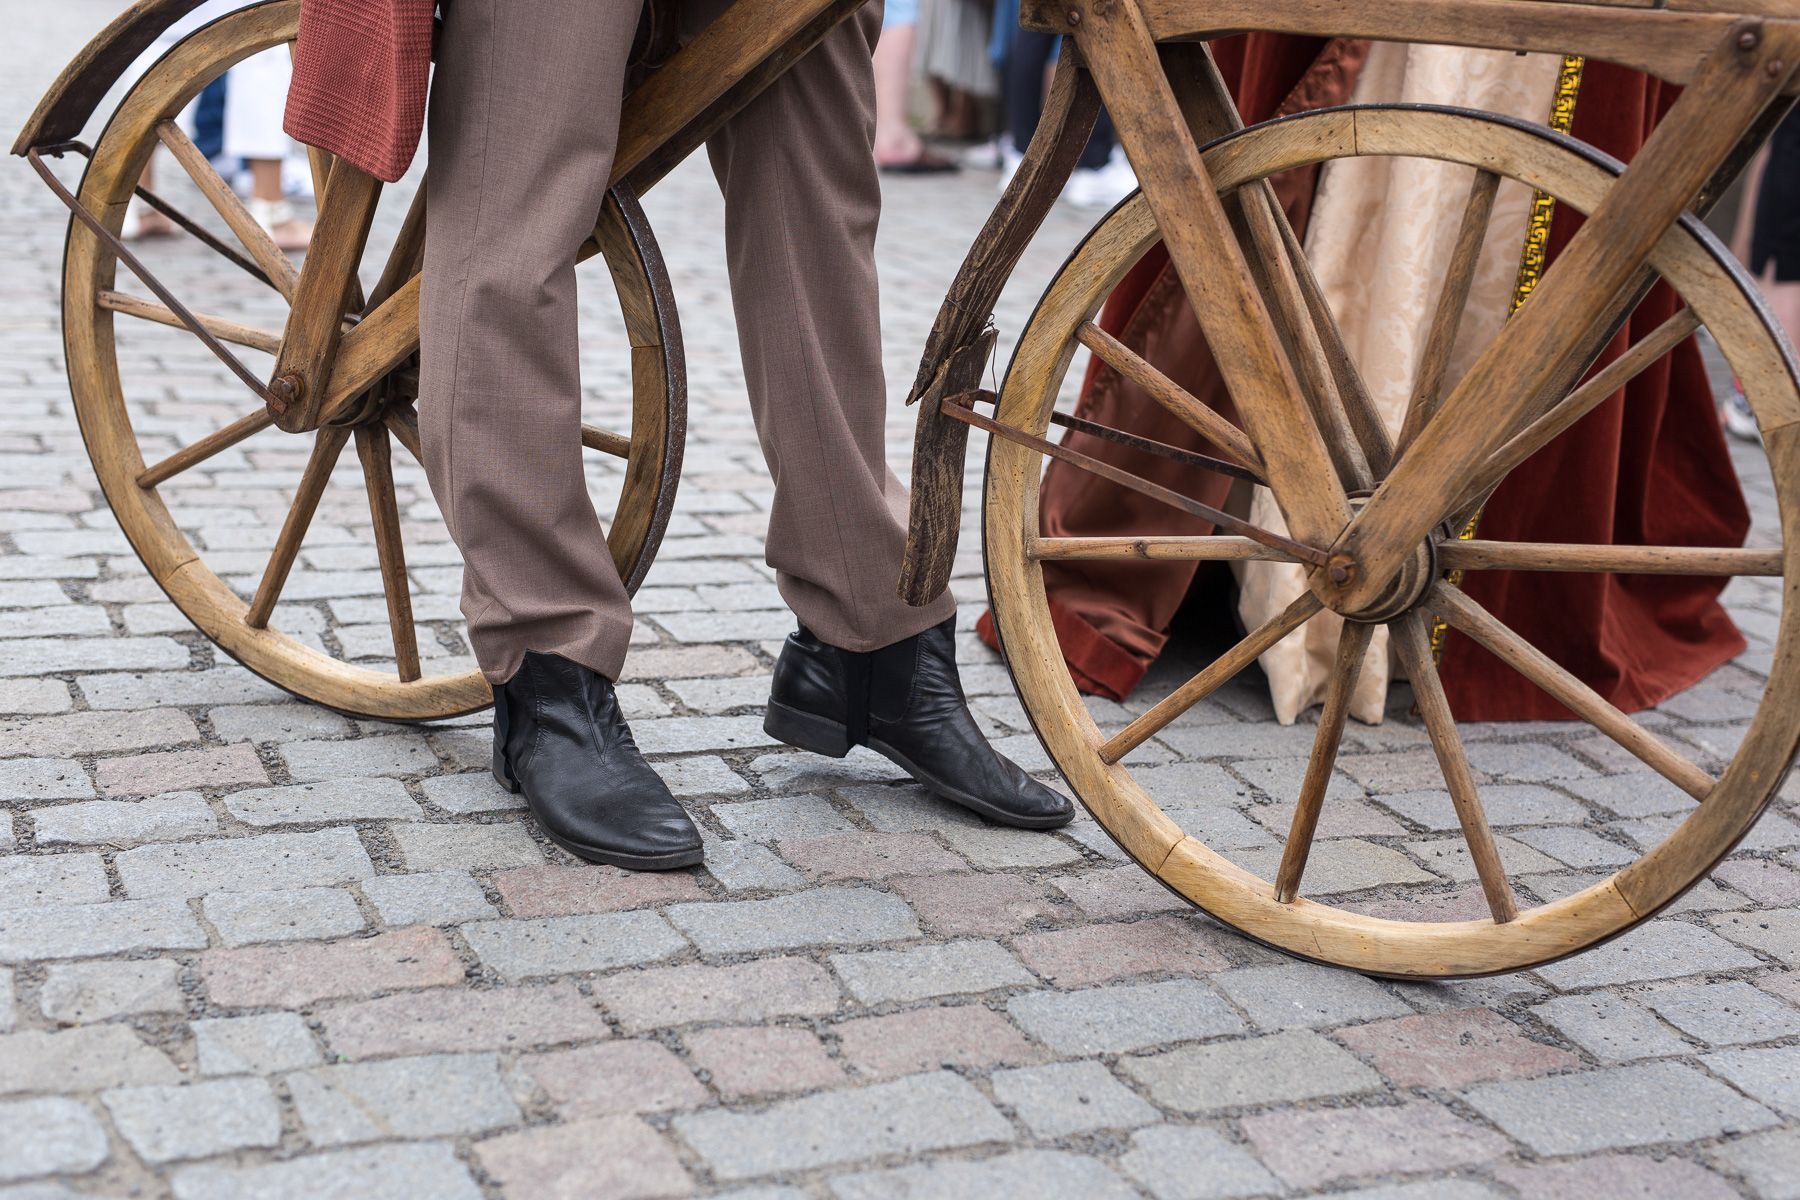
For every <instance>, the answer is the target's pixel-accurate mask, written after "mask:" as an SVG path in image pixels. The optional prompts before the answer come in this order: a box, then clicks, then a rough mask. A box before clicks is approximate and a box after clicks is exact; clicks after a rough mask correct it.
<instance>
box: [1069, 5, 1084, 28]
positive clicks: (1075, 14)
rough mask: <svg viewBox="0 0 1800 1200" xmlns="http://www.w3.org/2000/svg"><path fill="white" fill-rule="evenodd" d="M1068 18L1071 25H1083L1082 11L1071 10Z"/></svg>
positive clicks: (1077, 9)
mask: <svg viewBox="0 0 1800 1200" xmlns="http://www.w3.org/2000/svg"><path fill="white" fill-rule="evenodd" d="M1066 16H1067V17H1068V21H1069V24H1070V25H1072V26H1073V25H1079V24H1081V10H1080V9H1079V8H1071V9H1070V10H1069V11H1068V13H1067V14H1066Z"/></svg>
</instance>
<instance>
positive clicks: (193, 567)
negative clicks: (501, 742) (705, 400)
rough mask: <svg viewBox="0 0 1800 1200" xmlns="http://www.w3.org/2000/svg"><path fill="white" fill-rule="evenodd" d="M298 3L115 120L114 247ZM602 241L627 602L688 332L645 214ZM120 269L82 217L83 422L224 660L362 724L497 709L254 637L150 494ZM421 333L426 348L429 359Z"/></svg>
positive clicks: (154, 84)
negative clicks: (166, 136) (619, 440)
mask: <svg viewBox="0 0 1800 1200" xmlns="http://www.w3.org/2000/svg"><path fill="white" fill-rule="evenodd" d="M299 11H300V5H299V3H298V0H270V2H269V3H265V4H261V5H257V6H255V7H252V8H247V9H242V10H239V11H237V12H234V13H231V14H228V15H226V16H223V17H221V18H219V19H218V20H217V21H215V22H213V23H211V24H209V25H207V26H206V27H204V28H203V29H200V30H198V31H196V32H195V33H193V34H192V35H190V36H189V37H188V38H186V39H184V40H183V41H182V42H181V43H180V44H178V45H177V46H175V47H174V48H172V49H171V50H170V51H169V52H168V53H167V54H166V55H164V56H163V58H162V59H161V60H159V61H158V62H157V63H156V65H155V66H153V67H152V68H151V69H150V70H149V71H148V72H146V74H145V75H144V77H143V78H142V79H140V80H139V81H138V83H137V84H136V85H135V86H134V87H133V88H132V90H131V91H130V93H129V94H128V95H127V96H126V98H125V100H124V101H123V103H122V104H121V105H120V107H119V109H118V111H117V112H116V113H115V114H114V115H113V116H112V118H111V119H110V120H109V121H108V122H107V124H106V127H105V129H104V130H103V132H102V133H101V136H100V138H99V140H98V142H97V143H96V145H95V147H94V153H93V157H92V159H91V160H90V162H89V164H88V167H87V170H86V171H85V172H84V174H83V176H82V181H81V186H80V189H79V193H78V194H79V196H80V199H81V202H82V203H83V204H84V205H85V206H86V207H87V208H88V210H89V211H90V212H92V213H94V214H95V215H97V216H98V217H99V218H100V219H101V221H102V222H103V223H104V224H105V225H106V227H107V228H108V229H110V230H111V231H113V232H114V233H115V234H116V233H117V232H118V231H119V229H120V227H121V225H122V224H123V221H124V216H125V210H126V205H127V202H128V201H129V199H130V196H131V192H132V188H133V186H134V185H135V183H136V181H137V179H138V176H139V174H140V173H141V171H142V170H143V167H144V165H145V163H146V162H147V161H148V160H149V158H150V155H151V153H152V152H153V151H154V149H155V146H156V144H157V139H156V135H155V132H154V129H155V126H156V124H157V123H158V122H159V121H161V120H163V119H167V118H171V117H173V116H174V114H176V113H177V112H179V111H180V110H181V109H182V108H183V107H184V106H185V105H186V104H187V103H188V102H189V101H190V100H192V99H193V98H194V96H195V95H197V94H198V93H199V91H200V90H201V88H202V87H204V85H205V84H206V82H208V81H209V80H210V79H212V78H215V77H216V76H217V75H218V74H220V73H221V72H222V71H224V70H225V69H227V68H228V67H230V66H232V65H234V64H236V63H237V62H240V61H242V60H243V59H245V58H248V57H250V56H251V55H253V54H256V53H258V52H261V51H263V50H267V49H270V48H273V47H275V46H280V45H283V44H285V43H288V42H291V41H292V40H293V38H294V36H295V31H296V29H297V27H298V21H299ZM594 241H595V243H596V244H597V245H598V247H599V249H600V252H601V253H602V254H603V255H604V256H605V258H606V264H607V267H608V268H609V271H610V273H611V276H612V279H613V281H614V285H615V288H616V289H617V291H618V295H619V300H620V308H621V312H622V314H623V317H624V325H625V330H626V332H627V334H628V336H629V338H630V342H631V374H632V385H633V388H632V390H633V400H632V428H631V448H630V452H629V456H628V460H627V464H626V469H625V472H624V478H623V482H622V484H621V489H620V496H619V503H618V507H617V511H616V513H615V515H614V519H613V522H612V525H611V530H610V536H609V538H608V544H609V548H610V550H611V551H612V554H613V558H614V562H615V563H616V564H617V566H618V568H619V573H620V575H621V577H622V578H623V579H624V581H625V584H626V587H627V589H628V590H630V591H632V592H635V591H636V590H637V587H638V585H639V584H640V583H641V582H642V581H643V578H644V575H645V573H646V572H647V571H648V569H649V566H650V563H651V560H652V559H654V557H655V554H656V550H657V547H658V545H659V544H660V543H661V540H662V535H663V532H664V530H665V528H666V527H667V524H668V519H669V513H670V510H671V509H672V508H673V506H674V499H675V490H676V485H677V482H678V478H679V474H680V468H681V451H682V443H683V439H684V436H685V433H686V385H685V372H684V368H683V361H682V349H681V340H680V333H679V328H678V326H677V323H676V320H675V315H674V303H673V298H672V296H671V294H670V291H669V286H668V281H667V276H666V272H665V270H664V268H663V264H662V260H661V255H660V253H659V251H658V250H657V248H656V246H655V243H654V240H653V239H652V238H651V236H650V233H649V229H648V226H647V225H646V224H645V223H644V221H643V219H642V214H641V212H639V211H637V208H636V204H635V202H633V201H631V200H630V199H629V198H626V199H625V200H624V201H623V202H621V199H620V197H618V196H616V195H615V196H613V197H609V200H608V203H607V205H606V207H605V209H604V210H603V212H602V213H601V215H600V219H599V223H598V225H597V227H596V230H595V234H594ZM116 275H117V262H116V260H115V259H114V258H113V256H112V255H111V254H110V253H109V252H108V251H107V249H106V248H105V246H104V245H103V244H102V243H101V242H100V240H99V239H98V238H97V237H95V236H94V235H93V234H92V233H91V232H90V231H89V230H88V229H87V228H86V227H85V226H83V225H82V224H81V223H80V222H78V221H75V220H73V219H71V221H70V225H69V235H68V240H67V243H66V246H65V250H64V267H63V281H64V283H63V342H64V351H65V355H66V357H67V361H68V365H69V384H70V392H71V394H72V396H73V400H74V405H75V413H76V418H77V421H78V422H79V424H80V428H81V432H82V438H83V441H84V442H85V444H86V446H87V449H88V456H89V459H90V460H91V461H92V463H93V466H94V471H95V474H96V475H97V476H98V478H99V481H100V486H101V489H102V491H103V492H104V493H105V495H106V498H107V502H108V503H109V504H110V505H111V507H112V510H113V513H114V515H115V517H116V518H117V519H118V521H119V524H120V527H121V528H122V529H123V530H124V532H125V535H126V538H127V539H128V540H129V541H130V542H131V545H132V548H133V549H134V550H135V551H136V552H137V555H138V557H139V559H140V560H141V561H142V562H143V564H144V566H145V568H146V569H147V570H148V571H149V572H150V575H151V577H152V578H153V579H155V580H156V582H157V584H158V585H159V586H160V587H161V588H162V589H163V591H164V592H165V593H166V594H167V595H168V597H169V599H170V600H171V601H173V602H174V603H175V605H176V607H178V608H179V609H180V610H181V611H182V613H183V614H184V615H185V616H186V617H187V618H188V619H189V620H191V621H192V622H193V623H194V625H195V627H196V628H198V629H199V630H200V631H201V632H202V633H204V634H205V635H206V636H207V637H208V638H209V639H211V640H212V642H213V643H214V644H215V645H217V646H218V647H219V648H220V649H221V650H223V651H225V653H227V654H228V655H230V656H231V657H232V658H233V659H235V660H237V661H238V662H240V663H242V664H243V665H244V666H245V667H247V668H249V669H250V670H251V671H253V672H255V673H256V674H257V675H259V676H261V677H262V678H264V679H266V680H268V681H269V682H271V683H273V684H275V685H276V686H277V687H280V688H282V689H284V690H286V691H289V692H292V693H293V694H295V695H297V696H300V697H303V698H305V699H309V700H314V701H317V702H318V703H320V704H323V705H326V706H327V707H329V708H333V709H336V710H338V711H341V712H345V713H349V714H352V715H355V716H361V717H370V718H379V719H386V720H398V721H421V720H433V719H442V718H446V717H451V716H457V715H461V714H464V713H469V712H473V711H476V710H478V709H481V708H484V707H486V706H487V705H489V704H490V703H492V699H493V697H492V691H491V689H490V688H489V686H488V684H487V681H486V680H485V679H484V678H483V677H482V675H481V673H480V672H479V671H475V670H470V671H463V672H458V673H455V674H447V675H438V676H426V677H424V678H421V679H418V680H414V681H411V682H402V681H401V680H400V679H399V678H398V677H397V676H396V675H395V674H393V673H392V672H388V671H382V670H376V669H373V668H370V667H364V666H357V665H354V664H351V663H346V662H343V661H340V660H338V659H336V658H334V657H332V656H331V655H329V654H325V653H323V652H321V651H318V650H315V649H313V648H312V647H310V646H308V645H306V644H305V643H303V642H300V641H297V640H296V639H294V638H292V637H290V636H288V635H286V634H283V633H281V632H280V631H279V630H278V629H277V628H275V627H274V625H273V624H271V625H270V626H268V627H265V628H260V629H259V628H253V627H251V626H250V625H248V624H247V623H246V621H245V616H246V614H247V612H248V610H249V606H248V605H247V604H246V602H245V601H244V600H243V599H242V598H241V597H239V596H238V594H237V593H236V592H234V591H233V590H232V589H231V588H230V587H229V586H228V585H227V584H226V583H225V582H224V580H222V579H221V578H219V576H218V575H217V574H215V573H214V572H213V571H212V570H211V569H210V568H209V567H208V566H207V565H206V563H205V561H204V559H203V556H202V554H201V552H200V551H198V550H197V549H195V547H194V546H193V544H192V543H191V542H190V541H189V540H188V537H187V535H186V534H185V533H184V532H183V531H182V530H181V529H180V528H179V527H178V526H177V525H176V523H175V521H174V520H173V519H172V518H171V516H170V514H169V511H168V509H167V507H166V506H165V505H164V503H163V501H162V499H161V497H160V496H159V495H158V494H157V492H156V490H155V489H154V488H150V489H146V488H142V487H139V486H138V484H137V482H136V481H137V476H138V475H139V473H140V472H142V471H143V470H144V467H145V465H146V464H145V462H144V458H143V455H142V453H141V450H140V448H139V445H138V441H137V437H136V433H135V429H134V427H133V423H132V419H131V415H130V411H129V409H128V407H127V404H126V398H125V391H124V387H123V383H122V380H121V377H120V372H119V365H118V358H117V354H116V348H115V344H114V329H113V323H114V320H115V314H114V313H113V312H111V311H109V310H106V309H103V308H101V307H100V306H99V304H98V303H96V300H95V297H96V296H97V295H98V293H99V292H101V291H103V290H108V289H111V288H112V287H113V284H114V280H115V278H116ZM416 337H417V335H416V331H415V333H414V339H415V340H414V346H415V348H416V345H417V342H416Z"/></svg>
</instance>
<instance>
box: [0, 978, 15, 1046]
mask: <svg viewBox="0 0 1800 1200" xmlns="http://www.w3.org/2000/svg"><path fill="white" fill-rule="evenodd" d="M18 1017H19V1012H18V997H17V996H16V994H15V993H14V991H13V973H12V972H11V971H0V1033H11V1032H12V1029H13V1025H14V1024H16V1023H17V1021H18Z"/></svg>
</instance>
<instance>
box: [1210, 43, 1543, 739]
mask: <svg viewBox="0 0 1800 1200" xmlns="http://www.w3.org/2000/svg"><path fill="white" fill-rule="evenodd" d="M1561 65H1562V64H1561V60H1560V59H1559V58H1558V57H1557V56H1555V55H1546V54H1528V55H1517V54H1513V53H1511V52H1508V51H1494V50H1469V49H1462V48H1459V47H1448V46H1406V45H1399V44H1394V43H1385V42H1383V43H1378V44H1376V45H1375V46H1373V47H1372V48H1371V49H1370V52H1369V58H1368V62H1367V64H1366V65H1365V66H1364V67H1363V72H1362V75H1361V76H1360V77H1359V78H1358V80H1357V83H1356V87H1355V90H1354V91H1353V92H1352V94H1351V101H1352V102H1353V103H1357V104H1371V103H1394V102H1399V103H1410V104H1449V105H1456V106H1459V107H1464V108H1476V109H1482V110H1485V111H1489V112H1496V113H1502V114H1505V115H1508V116H1513V117H1519V118H1523V119H1525V120H1529V121H1537V122H1542V121H1544V120H1545V119H1546V118H1547V117H1548V115H1549V113H1550V107H1551V103H1552V101H1553V100H1554V98H1555V95H1556V84H1557V76H1558V72H1559V70H1560V68H1561ZM1470 179H1471V172H1470V170H1469V168H1468V167H1464V166H1460V165H1455V164H1450V163H1440V162H1432V161H1427V160H1424V159H1402V158H1373V157H1372V158H1352V159H1338V160H1335V161H1333V162H1330V163H1327V164H1326V165H1325V168H1324V170H1323V171H1322V172H1321V173H1320V179H1319V189H1318V195H1317V198H1316V199H1315V201H1314V205H1313V210H1312V220H1311V223H1310V225H1309V226H1308V229H1307V235H1306V253H1307V258H1308V259H1310V260H1311V262H1312V264H1313V269H1314V271H1315V272H1316V273H1317V275H1318V277H1319V282H1320V285H1321V286H1322V288H1323V289H1324V292H1325V296H1326V298H1327V299H1328V300H1329V301H1330V303H1331V307H1332V311H1333V312H1335V313H1336V314H1337V319H1338V323H1339V324H1340V326H1341V327H1342V328H1343V332H1344V340H1345V344H1346V345H1347V347H1348V349H1349V351H1350V354H1351V356H1352V357H1353V358H1354V359H1355V360H1356V363H1357V366H1358V368H1359V369H1360V370H1361V372H1362V376H1363V379H1364V380H1365V381H1366V383H1367V385H1368V389H1369V394H1370V396H1371V397H1372V398H1373V399H1374V402H1375V405H1376V407H1377V408H1378V409H1379V411H1380V413H1381V416H1382V419H1383V420H1384V421H1385V422H1386V423H1387V427H1388V429H1389V431H1390V432H1391V433H1393V434H1396V435H1397V434H1398V433H1399V431H1400V423H1401V421H1402V419H1403V418H1404V417H1405V414H1406V405H1407V401H1408V399H1409V398H1410V397H1411V395H1412V389H1413V380H1414V378H1415V376H1416V374H1417V371H1418V364H1419V358H1420V355H1421V354H1422V353H1423V352H1424V345H1425V337H1426V331H1427V330H1428V329H1429V327H1430V324H1431V314H1432V312H1433V310H1434V309H1435V307H1436V305H1437V298H1438V292H1439V290H1440V288H1441V287H1442V281H1443V276H1444V270H1445V268H1446V266H1447V265H1448V263H1449V261H1450V252H1451V247H1452V245H1453V244H1454V243H1455V241H1456V231H1457V227H1458V225H1459V224H1460V222H1461V219H1462V210H1463V203H1464V200H1465V199H1466V198H1467V195H1468V190H1469V183H1470ZM1530 204H1531V193H1530V191H1529V190H1528V189H1527V188H1525V187H1524V185H1522V184H1519V183H1517V182H1514V181H1512V180H1505V181H1503V182H1502V184H1501V187H1500V189H1499V192H1498V195H1497V196H1496V198H1495V203H1494V211H1493V217H1492V220H1491V223H1490V225H1489V227H1488V234H1487V240H1486V242H1485V243H1484V245H1483V249H1482V254H1481V258H1480V261H1479V264H1478V266H1477V269H1476V274H1475V281H1474V285H1473V287H1472V288H1471V289H1470V292H1469V302H1468V307H1467V308H1466V309H1465V310H1464V314H1463V319H1462V324H1461V326H1460V328H1459V330H1458V334H1457V339H1456V345H1455V349H1454V351H1453V352H1452V354H1451V358H1450V366H1449V370H1448V372H1447V375H1446V379H1445V386H1446V387H1450V386H1453V385H1454V384H1455V381H1456V380H1458V379H1460V378H1461V377H1462V374H1463V372H1465V371H1466V370H1468V368H1469V366H1470V364H1472V363H1473V362H1474V360H1475V357H1476V356H1477V355H1478V354H1479V353H1480V351H1481V350H1482V349H1483V348H1484V347H1485V346H1486V345H1487V343H1488V342H1489V341H1491V340H1492V339H1493V337H1494V335H1495V334H1496V332H1497V331H1498V330H1499V327H1500V324H1501V322H1503V321H1504V320H1505V319H1506V316H1507V311H1508V307H1509V304H1510V301H1511V298H1512V294H1513V288H1514V285H1515V282H1516V281H1517V278H1518V272H1519V255H1520V251H1521V249H1522V247H1523V245H1524V239H1525V225H1526V217H1527V210H1528V209H1529V207H1530ZM1249 515H1250V519H1251V520H1252V521H1254V522H1256V523H1257V524H1258V525H1261V526H1263V527H1264V528H1265V529H1274V530H1279V531H1282V532H1286V529H1287V526H1286V523H1285V522H1283V520H1282V518H1281V513H1280V512H1279V511H1278V510H1277V509H1276V506H1275V501H1274V499H1273V497H1271V496H1270V495H1269V493H1268V492H1267V491H1265V490H1262V489H1258V490H1257V491H1256V493H1255V496H1254V499H1253V500H1252V501H1251V507H1250V514H1249ZM1233 569H1234V570H1235V571H1236V573H1237V577H1238V583H1239V587H1240V589H1241V591H1240V595H1239V598H1238V614H1239V616H1240V617H1241V618H1242V619H1243V622H1244V624H1245V626H1246V628H1251V629H1254V628H1256V627H1257V626H1259V625H1262V624H1263V623H1265V622H1266V621H1268V620H1269V619H1271V618H1272V617H1274V616H1275V615H1276V614H1277V613H1279V612H1280V611H1281V610H1282V609H1284V608H1286V607H1287V605H1288V604H1290V603H1291V602H1292V601H1293V600H1295V599H1296V598H1297V597H1298V596H1299V595H1300V593H1301V592H1303V591H1305V590H1306V583H1305V578H1304V576H1303V574H1302V572H1301V569H1300V568H1299V566H1297V565H1294V564H1291V563H1271V562H1245V563H1236V564H1233ZM1342 625H1343V621H1342V619H1341V618H1339V617H1337V616H1335V615H1333V614H1332V613H1329V612H1326V613H1321V614H1320V615H1319V616H1317V617H1314V618H1313V619H1312V620H1311V621H1310V622H1308V623H1307V624H1306V625H1304V626H1303V627H1301V628H1300V629H1299V630H1297V631H1296V632H1295V633H1293V634H1290V635H1289V636H1288V637H1287V638H1285V639H1284V640H1283V641H1281V642H1280V643H1278V644H1277V645H1275V646H1274V647H1273V648H1272V649H1270V650H1268V651H1267V652H1266V653H1264V654H1263V656H1262V659H1261V660H1260V661H1261V664H1262V668H1263V670H1264V672H1265V673H1266V674H1267V675H1268V678H1269V691H1270V699H1271V700H1272V701H1273V703H1274V707H1275V716H1276V719H1277V720H1279V721H1280V722H1281V723H1282V724H1284V725H1291V724H1292V723H1293V722H1294V720H1295V719H1296V718H1297V717H1299V715H1300V714H1301V713H1303V712H1305V711H1306V710H1307V709H1308V708H1310V707H1311V706H1313V705H1314V704H1318V703H1320V702H1322V701H1323V699H1324V696H1325V687H1326V684H1327V682H1328V680H1329V678H1330V672H1331V664H1332V660H1333V658H1334V657H1335V655H1336V653H1337V642H1338V632H1339V630H1340V629H1341V628H1342ZM1392 674H1393V668H1392V664H1391V660H1390V657H1389V653H1388V635H1387V630H1386V629H1377V630H1376V631H1375V638H1374V641H1373V642H1372V643H1371V644H1370V647H1369V657H1368V659H1367V661H1366V662H1365V663H1364V664H1363V671H1362V676H1361V679H1360V681H1359V682H1358V684H1357V687H1356V692H1355V695H1354V696H1353V697H1352V699H1351V705H1350V713H1351V715H1352V716H1354V717H1355V718H1356V719H1357V720H1359V721H1363V722H1366V723H1369V724H1376V723H1379V722H1380V720H1381V718H1382V713H1383V711H1384V709H1385V706H1386V700H1387V690H1388V683H1389V680H1390V678H1391V677H1392Z"/></svg>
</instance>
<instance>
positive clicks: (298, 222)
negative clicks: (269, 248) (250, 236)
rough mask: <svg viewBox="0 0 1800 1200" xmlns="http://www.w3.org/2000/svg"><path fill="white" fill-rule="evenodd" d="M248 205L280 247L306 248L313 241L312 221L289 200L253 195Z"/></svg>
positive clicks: (292, 249) (257, 221) (287, 249)
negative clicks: (301, 214)
mask: <svg viewBox="0 0 1800 1200" xmlns="http://www.w3.org/2000/svg"><path fill="white" fill-rule="evenodd" d="M246 207H247V208H249V210H250V215H251V216H252V217H255V218H256V223H257V224H258V225H261V226H262V227H263V231H264V232H265V233H267V234H268V235H269V236H270V237H271V238H273V239H274V241H275V245H276V247H277V248H278V249H280V250H284V251H294V250H304V249H306V247H307V244H308V243H309V242H311V241H312V232H313V226H312V222H311V221H308V220H306V219H304V218H303V217H301V216H300V214H299V213H298V212H296V211H294V206H293V204H292V203H291V202H290V201H288V200H285V199H283V200H259V199H257V198H256V197H254V196H252V197H251V198H250V199H249V200H248V201H247V202H246Z"/></svg>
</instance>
